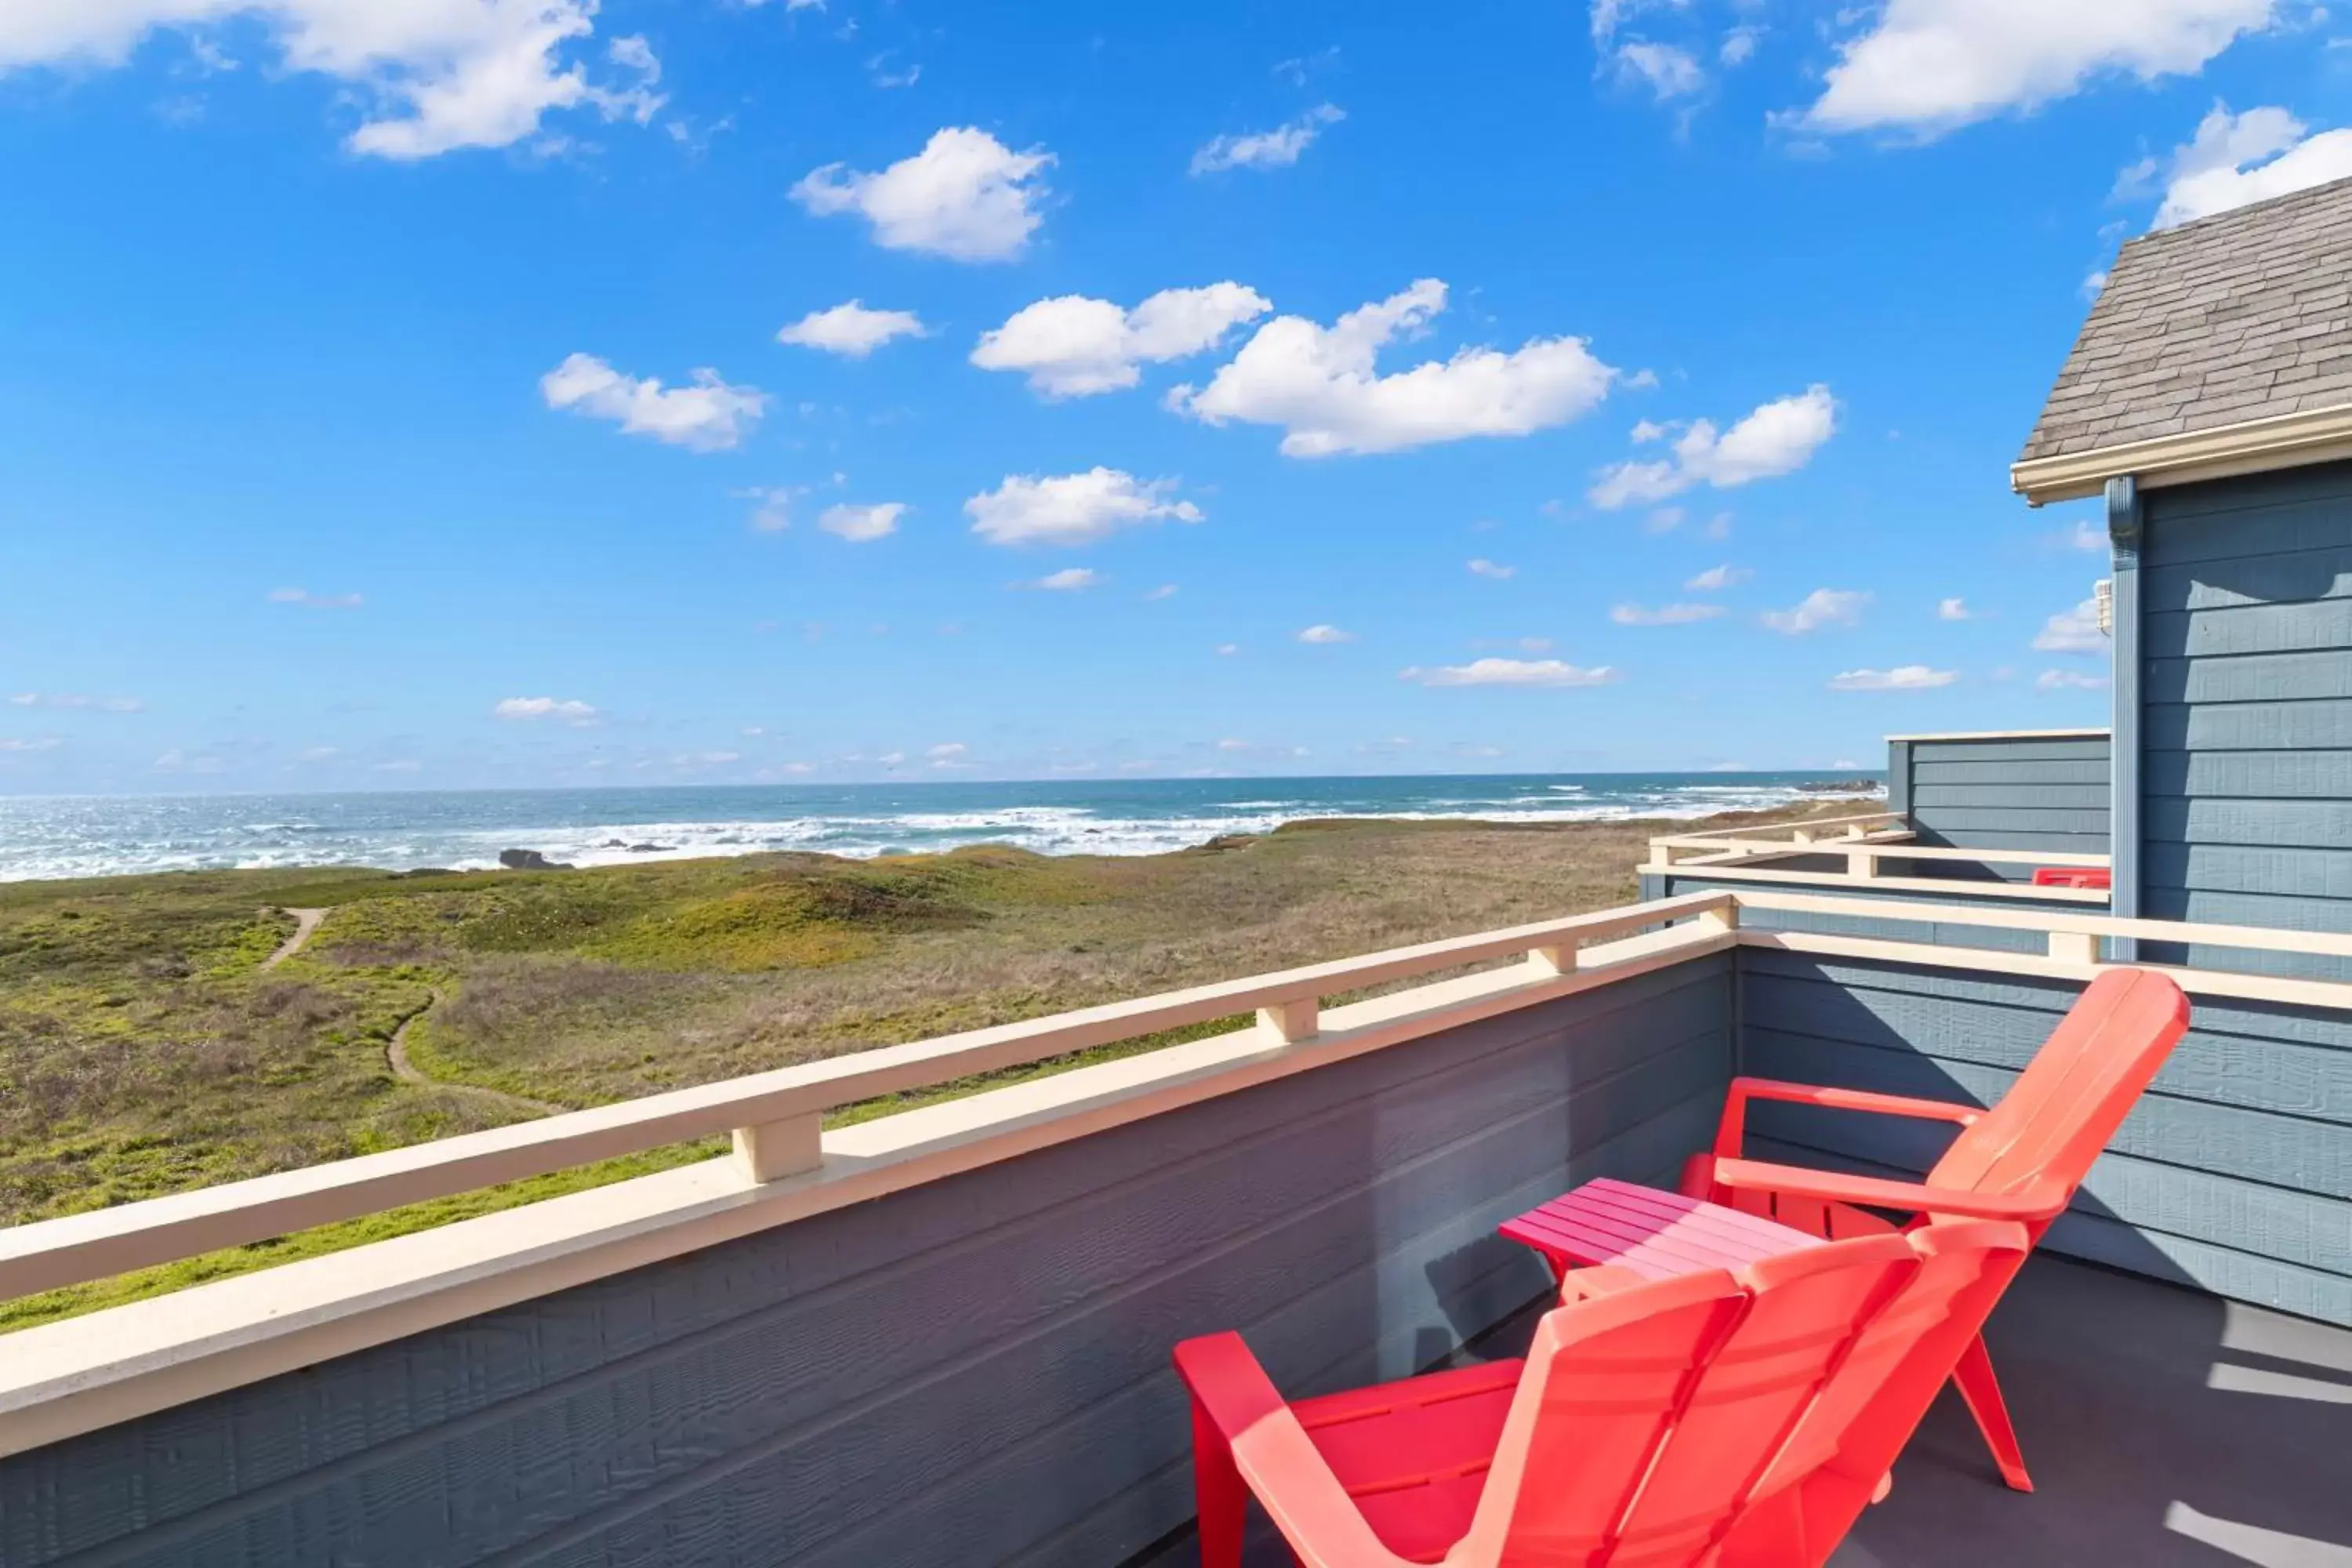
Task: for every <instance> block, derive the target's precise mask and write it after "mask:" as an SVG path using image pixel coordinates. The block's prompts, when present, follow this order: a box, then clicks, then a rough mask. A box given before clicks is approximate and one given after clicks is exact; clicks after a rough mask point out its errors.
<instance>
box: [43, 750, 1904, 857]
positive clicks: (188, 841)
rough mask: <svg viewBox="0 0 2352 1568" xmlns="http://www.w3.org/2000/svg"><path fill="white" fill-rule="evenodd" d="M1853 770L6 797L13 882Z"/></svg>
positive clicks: (1678, 794)
mask: <svg viewBox="0 0 2352 1568" xmlns="http://www.w3.org/2000/svg"><path fill="white" fill-rule="evenodd" d="M1841 784H1843V785H1845V786H1848V787H1850V788H1852V789H1853V790H1854V791H1856V792H1857V793H1859V792H1863V791H1876V790H1878V789H1879V788H1880V787H1881V786H1880V784H1879V781H1878V779H1877V776H1876V775H1874V774H1865V773H1544V774H1522V775H1493V774H1481V775H1473V776H1462V777H1411V778H1296V779H1139V780H1131V781H1125V782H1116V783H1108V782H1087V783H1037V784H779V785H713V786H668V787H663V788H655V789H562V790H420V791H413V792H397V793H394V792H380V793H373V794H359V795H172V796H103V797H100V796H19V797H14V798H0V881H21V880H25V879H30V878H41V877H102V876H113V875H120V874H126V873H131V872H142V871H186V870H204V869H219V868H268V867H288V866H318V865H354V866H374V867H381V868H384V869H386V870H397V871H404V870H414V869H415V868H418V867H424V866H446V867H449V868H454V869H460V870H464V869H472V868H479V867H488V866H495V865H497V864H498V858H499V851H500V850H503V849H536V850H538V851H540V852H541V854H543V855H545V856H546V857H547V858H549V859H550V860H555V861H564V862H569V863H571V864H573V865H580V866H608V865H617V864H622V863H625V862H631V861H638V860H677V859H687V858H693V857H698V856H709V855H748V854H753V853H756V852H759V851H761V850H772V849H801V850H815V851H819V852H822V853H824V854H828V855H846V856H857V857H865V856H875V855H900V854H910V853H916V852H919V851H924V850H937V849H951V848H954V847H957V846H958V845H964V844H982V843H997V844H1012V845H1017V846H1019V847H1022V848H1024V849H1034V850H1036V851H1038V852H1039V853H1041V854H1047V855H1156V854H1161V853H1164V852H1166V851H1169V850H1174V849H1181V848H1184V847H1188V846H1191V845H1195V844H1202V843H1205V842H1206V841H1208V840H1209V839H1212V838H1214V837H1218V836H1219V835H1220V834H1227V833H1264V832H1267V831H1269V830H1271V829H1273V828H1275V827H1278V826H1281V825H1282V824H1284V823H1286V822H1296V821H1299V820H1301V819H1304V818H1308V817H1370V816H1385V817H1412V818H1471V819H1480V820H1487V821H1495V822H1604V821H1611V820H1619V819H1623V818H1627V817H1637V816H1654V817H1677V818H1689V817H1695V816H1708V815H1711V814H1713V813H1715V812H1719V811H1749V810H1756V809H1759V808H1763V807H1769V806H1776V805H1789V804H1790V803H1791V802H1794V801H1796V800H1799V799H1802V798H1805V797H1806V796H1807V795H1813V794H1817V793H1820V792H1822V791H1823V790H1824V789H1829V788H1834V787H1835V786H1838V785H1841Z"/></svg>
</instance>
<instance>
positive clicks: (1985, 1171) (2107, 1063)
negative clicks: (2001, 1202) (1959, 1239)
mask: <svg viewBox="0 0 2352 1568" xmlns="http://www.w3.org/2000/svg"><path fill="white" fill-rule="evenodd" d="M2188 1027H2189V998H2188V997H2187V996H2185V995H2183V994H2181V990H2180V987H2179V986H2178V985H2176V984H2173V983H2172V981H2171V980H2170V979H2168V977H2166V976H2164V975H2161V974H2158V973H2154V972H2152V971H2149V970H2145V969H2111V970H2109V971H2107V972H2106V973H2104V974H2102V975H2100V976H2099V977H2098V978H2097V979H2096V980H2094V981H2093V982H2091V984H2090V985H2089V986H2088V987H2087V988H2086V989H2085V990H2084V993H2083V994H2082V995H2081V996H2080V997H2078V998H2077V999H2076V1000H2075V1003H2074V1006H2073V1007H2072V1008H2070V1009H2068V1011H2067V1014H2066V1016H2064V1017H2063V1018H2062V1019H2060V1020H2059V1023H2058V1027H2057V1028H2056V1029H2055V1030H2054V1031H2053V1032H2052V1034H2051V1036H2050V1038H2049V1041H2048V1042H2047V1043H2046V1044H2044V1045H2043V1046H2042V1048H2041V1050H2039V1051H2037V1052H2035V1053H2034V1057H2033V1060H2032V1062H2031V1063H2029V1064H2028V1065H2027V1067H2026V1068H2025V1071H2024V1072H2023V1073H2021V1074H2020V1075H2019V1077H2018V1079H2017V1081H2016V1082H2015V1083H2013V1084H2011V1086H2010V1089H2009V1092H2008V1093H2007V1094H2004V1095H2002V1096H2001V1097H2000V1104H1998V1105H1996V1106H1994V1107H1993V1108H1992V1109H1991V1110H1989V1111H1987V1112H1986V1113H1985V1114H1984V1116H1983V1117H1982V1118H1981V1119H1980V1120H1979V1121H1977V1123H1976V1124H1975V1125H1974V1126H1972V1127H1970V1128H1969V1129H1967V1130H1966V1131H1963V1132H1961V1134H1960V1135H1959V1136H1958V1138H1956V1139H1954V1140H1953V1141H1952V1144H1951V1147H1950V1148H1948V1150H1946V1151H1945V1152H1944V1157H1943V1158H1942V1159H1941V1160H1939V1161H1937V1163H1936V1168H1935V1169H1934V1170H1932V1171H1930V1172H1929V1173H1927V1184H1928V1185H1929V1186H1935V1187H1949V1188H1954V1189H1958V1190H1959V1191H1963V1192H1977V1193H2001V1194H2014V1193H2018V1192H2021V1191H2022V1190H2023V1189H2024V1188H2026V1187H2028V1186H2030V1185H2032V1184H2033V1183H2035V1182H2037V1181H2040V1180H2042V1179H2045V1178H2051V1177H2054V1178H2056V1179H2057V1180H2058V1181H2060V1182H2062V1183H2063V1184H2064V1185H2065V1187H2066V1190H2067V1192H2068V1193H2069V1194H2072V1192H2073V1191H2074V1188H2075V1187H2077V1186H2079V1185H2081V1184H2082V1181H2083V1178H2084V1176H2085V1175H2087V1174H2088V1173H2090V1169H2091V1163H2092V1162H2093V1161H2094V1160H2096V1159H2097V1158H2098V1157H2099V1153H2100V1151H2102V1150H2103V1149H2105V1147H2106V1146H2107V1140H2108V1139H2110V1138H2112V1137H2114V1136H2115V1134H2116V1128H2118V1127H2120V1126H2122V1125H2123V1120H2124V1118H2125V1117H2126V1116H2128V1115H2129V1114H2131V1109H2132V1106H2133V1104H2134V1103H2135V1102H2136V1101H2137V1100H2138V1099H2139V1097H2140V1093H2141V1091H2142V1090H2144V1089H2147V1086H2148V1082H2149V1080H2150V1079H2154V1078H2155V1077H2156V1075H2157V1072H2158V1069H2160V1068H2162V1067H2163V1066H2164V1060H2165V1058H2167V1057H2168V1056H2169V1055H2171V1054H2172V1047H2173V1046H2174V1045H2175V1044H2177V1043H2178V1042H2179V1039H2180V1037H2181V1035H2182V1034H2183V1033H2185V1032H2186V1031H2187V1030H2188Z"/></svg>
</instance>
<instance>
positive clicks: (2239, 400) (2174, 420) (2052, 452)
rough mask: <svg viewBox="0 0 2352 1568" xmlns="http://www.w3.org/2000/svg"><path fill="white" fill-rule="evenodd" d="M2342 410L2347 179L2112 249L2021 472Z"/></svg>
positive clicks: (2348, 341)
mask: <svg viewBox="0 0 2352 1568" xmlns="http://www.w3.org/2000/svg"><path fill="white" fill-rule="evenodd" d="M2341 405H2352V179H2347V180H2336V181H2333V182H2331V183H2329V184H2324V185H2315V186H2313V187H2312V188H2311V189H2309V190H2307V191H2297V192H2295V193H2294V194H2293V195H2284V196H2276V197H2273V198H2272V199H2271V200H2269V201H2265V202H2257V203H2255V204H2254V205H2251V206H2243V207H2240V208H2238V209H2237V210H2235V211H2234V212H2227V213H2223V214H2221V215H2220V216H2217V217H2209V218H2204V219H2200V221H2198V222H2196V223H2189V224H2183V225H2181V226H2179V228H2171V229H2165V230H2162V231H2160V232H2158V233H2155V234H2148V235H2143V236H2141V237H2139V238H2137V239H2135V240H2133V241H2132V242H2131V243H2129V244H2128V245H2126V246H2125V247H2124V248H2123V254H2121V255H2120V256H2118V257H2116V264H2115V267H2114V268H2113V269H2112V270H2110V271H2109V272H2108V274H2107V281H2106V287H2105V289H2101V290H2100V293H2099V299H2098V302H2097V303H2096V304H2095V305H2093V306H2092V307H2091V316H2090V320H2088V321H2084V323H2083V332H2082V335H2081V336H2080V337H2078V338H2076V339H2075V340H2074V353H2071V354H2069V355H2067V356H2066V365H2065V368H2064V369H2063V370H2061V371H2060V372H2059V373H2058V384H2057V386H2056V387H2055V388H2053V390H2052V392H2051V394H2050V401H2049V403H2048V405H2045V406H2044V407H2043V408H2042V419H2041V422H2040V423H2039V424H2037V425H2035V426H2034V427H2033V435H2032V438H2030V439H2029V440H2028V441H2027V442H2026V443H2025V451H2024V453H2023V454H2022V456H2021V458H2020V460H2021V461H2027V462H2030V461H2032V460H2034V459H2036V458H2057V457H2063V456H2068V455H2070V454H2074V453H2082V452H2094V451H2099V450H2103V449H2105V448H2106V447H2117V446H2122V445H2124V444H2125V443H2126V442H2132V441H2146V440H2150V439H2153V438H2155V437H2162V436H2179V435H2184V434H2187V433H2189V432H2192V431H2200V430H2210V429H2215V428H2218V427H2220V426H2226V425H2239V424H2243V423H2244V422H2245V421H2247V420H2250V419H2263V418H2268V417H2271V416H2276V415H2284V414H2307V413H2310V412H2312V411H2314V410H2315V409H2322V408H2332V407H2337V406H2341Z"/></svg>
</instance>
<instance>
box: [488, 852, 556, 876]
mask: <svg viewBox="0 0 2352 1568" xmlns="http://www.w3.org/2000/svg"><path fill="white" fill-rule="evenodd" d="M499 865H501V866H503V867H505V868H507V869H508V870H509V871H569V870H571V869H572V866H571V864H570V862H568V861H563V860H551V859H549V858H547V857H546V856H544V855H542V854H541V853H540V852H539V851H538V850H536V849H501V850H499Z"/></svg>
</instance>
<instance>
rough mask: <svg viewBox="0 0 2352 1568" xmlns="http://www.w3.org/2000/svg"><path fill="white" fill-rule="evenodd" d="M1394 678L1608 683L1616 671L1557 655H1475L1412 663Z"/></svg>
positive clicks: (1443, 682) (1426, 682)
mask: <svg viewBox="0 0 2352 1568" xmlns="http://www.w3.org/2000/svg"><path fill="white" fill-rule="evenodd" d="M1397 679H1400V680H1410V681H1412V682H1413V683H1415V684H1416V685H1420V686H1550V687H1566V686H1607V685H1610V684H1612V682H1614V681H1615V680H1616V679H1617V671H1616V670H1615V669H1614V668H1612V667H1610V666H1608V665H1605V664H1604V665H1601V666H1600V667H1598V668H1591V669H1587V668H1583V667H1581V666H1579V665H1573V664H1569V663H1565V662H1563V661H1562V660H1559V659H1557V658H1474V659H1472V660H1471V661H1470V662H1469V663H1468V664H1443V665H1439V666H1437V667H1436V668H1433V669H1424V668H1422V667H1421V666H1419V665H1413V666H1411V667H1410V668H1405V669H1402V670H1400V671H1398V673H1397Z"/></svg>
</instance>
